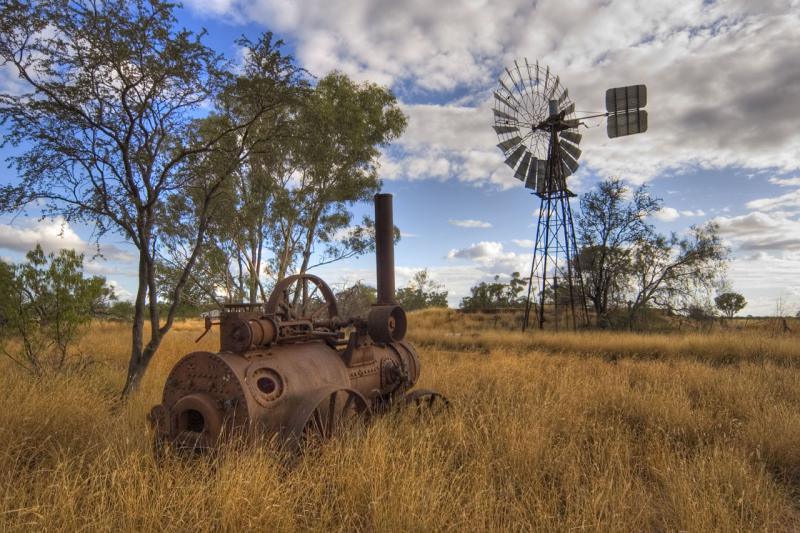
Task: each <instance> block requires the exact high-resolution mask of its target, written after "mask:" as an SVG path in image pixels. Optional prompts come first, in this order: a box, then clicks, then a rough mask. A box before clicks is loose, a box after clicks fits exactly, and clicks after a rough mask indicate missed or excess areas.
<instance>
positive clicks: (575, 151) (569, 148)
mask: <svg viewBox="0 0 800 533" xmlns="http://www.w3.org/2000/svg"><path fill="white" fill-rule="evenodd" d="M558 145H559V146H560V147H561V153H562V154H564V153H567V154H569V155H571V156H572V158H573V159H575V160H576V161H577V160H578V159H579V158H580V157H581V149H580V148H578V147H577V146H575V145H574V144H570V143H559V144H558Z"/></svg>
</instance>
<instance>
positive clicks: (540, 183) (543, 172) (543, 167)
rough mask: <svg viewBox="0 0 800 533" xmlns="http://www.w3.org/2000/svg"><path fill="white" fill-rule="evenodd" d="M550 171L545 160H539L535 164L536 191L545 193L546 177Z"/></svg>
mask: <svg viewBox="0 0 800 533" xmlns="http://www.w3.org/2000/svg"><path fill="white" fill-rule="evenodd" d="M549 175H550V172H549V169H548V168H547V161H542V160H539V161H537V164H536V192H538V193H539V194H547V178H548V177H549Z"/></svg>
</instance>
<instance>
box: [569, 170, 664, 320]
mask: <svg viewBox="0 0 800 533" xmlns="http://www.w3.org/2000/svg"><path fill="white" fill-rule="evenodd" d="M660 208H661V201H660V200H658V199H655V198H652V197H651V196H650V195H649V194H648V192H647V189H646V188H645V187H644V186H641V187H639V188H637V189H635V190H634V191H633V192H632V193H631V191H630V190H629V189H628V188H627V187H626V186H625V185H624V184H623V182H622V181H621V180H619V179H615V178H614V179H608V180H605V181H602V182H600V183H599V184H598V186H597V190H596V191H590V192H588V193H586V194H585V195H583V197H582V198H581V213H580V216H579V217H578V237H579V239H580V243H581V250H580V252H579V254H578V261H579V265H580V270H581V274H582V276H583V281H584V290H585V294H586V297H587V299H588V300H589V301H590V302H591V303H592V306H593V308H594V311H595V314H596V317H597V323H598V325H600V324H604V323H605V322H607V315H608V310H609V306H610V305H613V304H614V303H615V300H620V299H621V297H622V296H623V295H624V292H625V289H626V285H627V282H628V278H629V275H630V274H631V272H630V266H631V253H632V249H633V247H634V245H636V244H637V243H639V242H642V241H644V240H646V239H649V238H651V237H652V235H653V227H652V225H650V224H648V223H647V217H648V216H650V215H652V214H653V213H655V212H657V211H658V210H659V209H660Z"/></svg>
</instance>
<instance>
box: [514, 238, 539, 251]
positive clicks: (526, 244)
mask: <svg viewBox="0 0 800 533" xmlns="http://www.w3.org/2000/svg"><path fill="white" fill-rule="evenodd" d="M511 242H513V243H514V244H516V245H517V246H519V247H520V248H527V249H531V248H533V245H534V244H535V243H534V242H533V241H532V240H531V239H511Z"/></svg>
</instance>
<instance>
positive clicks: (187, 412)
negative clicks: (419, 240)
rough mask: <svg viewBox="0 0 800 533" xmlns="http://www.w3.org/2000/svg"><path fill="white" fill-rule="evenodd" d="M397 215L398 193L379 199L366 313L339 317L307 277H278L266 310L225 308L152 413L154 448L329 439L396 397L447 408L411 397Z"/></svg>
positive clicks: (415, 368)
mask: <svg viewBox="0 0 800 533" xmlns="http://www.w3.org/2000/svg"><path fill="white" fill-rule="evenodd" d="M392 218H393V217H392V196H391V195H390V194H377V195H375V252H376V257H377V261H376V264H377V303H376V304H375V305H373V306H371V308H370V309H369V312H368V313H367V315H366V316H359V317H341V316H339V312H338V309H337V304H336V299H335V297H334V294H333V291H331V289H330V287H328V285H327V284H326V283H325V282H324V281H323V280H322V279H320V278H318V277H317V276H314V275H310V274H302V275H294V276H289V277H287V278H286V279H284V280H282V281H281V282H279V283H278V284H277V285H276V286H275V288H274V290H273V292H272V294H271V295H270V298H269V299H268V301H267V302H266V303H265V304H234V305H228V306H226V307H225V309H224V311H223V312H222V313H221V314H220V317H219V328H220V349H219V351H218V352H216V353H214V352H208V351H196V352H192V353H189V354H187V355H186V356H184V357H183V358H182V359H181V360H180V361H179V362H178V363H177V364H176V365H175V367H174V368H173V369H172V371H171V372H170V374H169V377H168V378H167V381H166V384H165V386H164V395H163V399H162V403H161V404H159V405H156V406H155V407H153V409H152V410H151V412H150V422H151V424H152V426H153V429H154V432H155V443H156V447H157V449H160V448H161V447H163V446H164V445H169V446H171V447H173V448H175V449H178V450H191V451H203V450H208V449H212V448H214V447H215V446H216V445H217V444H218V443H219V442H221V440H222V439H224V438H228V437H229V436H233V435H259V434H260V435H264V436H267V437H270V436H273V435H275V436H277V437H278V438H279V439H281V441H282V442H285V443H292V444H297V443H300V442H302V441H303V440H304V439H308V438H316V439H321V440H324V439H327V438H329V437H331V436H332V435H334V434H336V432H337V431H338V430H340V429H341V428H342V427H345V425H346V423H347V422H349V421H352V420H354V419H366V418H368V417H369V416H371V414H372V413H374V412H379V411H382V410H384V409H385V408H386V407H388V406H389V405H392V404H395V403H397V402H398V401H403V402H412V403H415V404H416V405H418V406H420V405H421V406H426V407H427V406H434V404H446V402H447V400H446V399H445V398H443V397H442V396H441V395H439V394H438V393H436V392H433V391H429V390H417V391H414V392H409V390H410V389H411V388H412V387H413V386H414V385H415V384H416V382H417V379H418V378H419V373H420V363H419V357H418V356H417V352H416V351H415V349H414V347H413V346H412V345H411V344H409V343H408V342H405V341H404V340H403V339H404V337H405V334H406V326H407V322H406V315H405V312H404V311H403V308H402V307H400V306H399V305H397V303H396V302H395V290H394V284H395V279H394V244H393V237H394V224H393V221H392ZM212 324H213V322H212V321H211V319H210V318H207V319H206V331H208V330H209V329H210V328H211V326H212ZM346 334H347V336H346ZM345 336H346V337H347V338H345Z"/></svg>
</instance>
